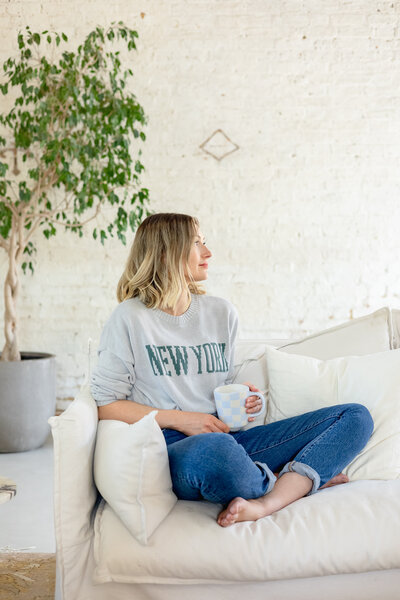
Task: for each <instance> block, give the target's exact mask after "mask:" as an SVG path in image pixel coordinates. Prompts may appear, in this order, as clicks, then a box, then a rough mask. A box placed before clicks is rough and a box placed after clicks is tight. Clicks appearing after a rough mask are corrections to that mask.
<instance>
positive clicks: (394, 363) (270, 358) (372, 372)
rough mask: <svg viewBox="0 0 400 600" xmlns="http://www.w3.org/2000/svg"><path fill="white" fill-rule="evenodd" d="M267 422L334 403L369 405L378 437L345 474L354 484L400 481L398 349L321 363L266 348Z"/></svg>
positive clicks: (399, 372) (399, 371) (399, 352)
mask: <svg viewBox="0 0 400 600" xmlns="http://www.w3.org/2000/svg"><path fill="white" fill-rule="evenodd" d="M266 357H267V365H268V375H269V411H268V415H267V420H266V422H267V423H273V422H275V421H278V420H280V419H285V418H288V417H293V416H296V415H300V414H303V413H305V412H308V411H311V410H316V409H318V408H322V407H325V406H332V405H334V404H345V403H348V402H356V403H359V404H363V405H364V406H366V407H367V408H368V409H369V411H370V413H371V416H372V418H373V420H374V425H375V427H374V433H373V434H372V436H371V438H370V440H369V442H368V444H367V445H366V447H365V448H364V449H363V450H362V452H361V453H360V454H359V455H358V456H357V457H356V458H355V459H354V460H353V461H352V462H351V463H350V465H349V466H348V467H347V469H346V470H345V472H346V473H347V475H348V476H349V477H350V478H351V479H398V478H400V349H398V350H391V351H388V352H379V353H377V354H368V355H365V356H346V357H341V358H334V359H331V360H326V361H322V360H318V359H315V358H311V357H308V356H297V355H291V354H285V353H284V352H281V351H280V350H275V349H274V348H272V347H269V346H268V347H267V349H266Z"/></svg>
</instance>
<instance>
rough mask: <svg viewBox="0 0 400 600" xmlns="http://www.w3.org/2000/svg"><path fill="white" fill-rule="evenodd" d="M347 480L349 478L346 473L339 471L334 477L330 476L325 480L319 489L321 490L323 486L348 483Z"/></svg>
mask: <svg viewBox="0 0 400 600" xmlns="http://www.w3.org/2000/svg"><path fill="white" fill-rule="evenodd" d="M349 481H350V480H349V478H348V477H347V475H344V473H339V475H335V477H332V479H330V480H329V481H327V482H326V483H325V484H324V485H321V487H320V488H319V489H320V490H323V489H324V488H327V487H332V486H334V485H340V484H341V483H349Z"/></svg>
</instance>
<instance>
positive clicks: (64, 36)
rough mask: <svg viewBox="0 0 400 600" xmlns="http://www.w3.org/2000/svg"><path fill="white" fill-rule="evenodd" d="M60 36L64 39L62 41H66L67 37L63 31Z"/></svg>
mask: <svg viewBox="0 0 400 600" xmlns="http://www.w3.org/2000/svg"><path fill="white" fill-rule="evenodd" d="M61 37H62V39H63V40H64V42H68V37H67V36H66V35H65V33H62V34H61Z"/></svg>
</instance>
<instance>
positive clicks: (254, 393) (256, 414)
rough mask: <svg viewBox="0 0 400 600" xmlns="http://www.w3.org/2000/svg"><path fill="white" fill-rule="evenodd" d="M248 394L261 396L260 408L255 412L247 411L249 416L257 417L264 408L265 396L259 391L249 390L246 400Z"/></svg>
mask: <svg viewBox="0 0 400 600" xmlns="http://www.w3.org/2000/svg"><path fill="white" fill-rule="evenodd" d="M249 396H258V397H259V398H261V401H262V407H261V408H260V410H259V411H258V412H256V413H249V417H258V416H260V415H261V413H262V412H263V411H264V410H265V398H264V396H263V395H262V394H260V392H250V390H249V393H248V394H247V396H246V400H247V398H248V397H249Z"/></svg>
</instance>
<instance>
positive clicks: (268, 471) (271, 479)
mask: <svg viewBox="0 0 400 600" xmlns="http://www.w3.org/2000/svg"><path fill="white" fill-rule="evenodd" d="M254 464H255V465H257V467H258V468H259V469H261V471H263V472H264V473H265V474H266V475H267V477H268V487H267V489H266V491H265V494H268V493H269V492H270V491H271V490H272V488H273V487H274V485H275V481H276V479H277V478H276V475H274V474H273V472H272V471H271V469H270V468H269V467H268V465H266V464H265V463H262V462H259V461H258V460H255V461H254ZM265 494H264V496H265Z"/></svg>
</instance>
